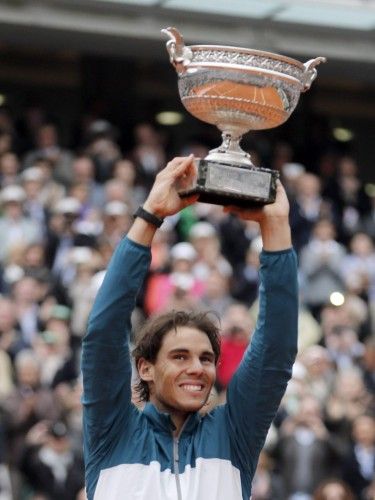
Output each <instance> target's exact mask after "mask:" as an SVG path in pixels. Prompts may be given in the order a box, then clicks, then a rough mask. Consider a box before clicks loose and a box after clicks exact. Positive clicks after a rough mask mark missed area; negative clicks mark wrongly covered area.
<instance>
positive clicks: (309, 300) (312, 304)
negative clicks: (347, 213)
mask: <svg viewBox="0 0 375 500" xmlns="http://www.w3.org/2000/svg"><path fill="white" fill-rule="evenodd" d="M334 237H335V227H334V225H333V224H332V222H331V221H329V220H327V219H322V220H319V221H318V222H316V224H315V225H314V228H313V233H312V238H311V240H310V242H309V243H308V244H307V245H306V246H305V247H304V248H303V249H302V251H301V260H300V269H301V274H302V279H303V286H302V300H303V302H304V303H305V304H306V305H307V306H308V307H309V308H310V309H311V310H312V311H313V313H314V314H315V316H317V315H319V312H320V309H321V308H322V306H323V305H325V304H326V303H327V302H329V299H330V295H331V293H333V292H343V291H344V284H343V281H342V278H341V267H342V260H343V258H344V255H345V248H344V247H343V246H342V245H340V244H339V243H337V242H336V241H335V239H334Z"/></svg>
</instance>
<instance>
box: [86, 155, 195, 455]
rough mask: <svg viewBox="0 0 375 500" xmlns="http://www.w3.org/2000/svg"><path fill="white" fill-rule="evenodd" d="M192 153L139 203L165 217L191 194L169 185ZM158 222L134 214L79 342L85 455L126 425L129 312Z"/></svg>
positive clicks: (183, 172) (129, 409) (188, 167)
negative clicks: (185, 193) (84, 334)
mask: <svg viewBox="0 0 375 500" xmlns="http://www.w3.org/2000/svg"><path fill="white" fill-rule="evenodd" d="M193 170H194V165H193V158H192V157H189V158H175V159H174V160H172V161H171V162H170V163H169V164H168V165H167V167H166V168H165V169H164V170H162V171H161V172H160V173H159V174H158V175H157V178H156V180H155V183H154V186H153V188H152V190H151V192H150V194H149V196H148V198H147V200H146V202H145V204H144V209H145V210H147V211H148V212H149V213H151V214H153V215H155V216H157V217H159V218H164V217H166V216H167V215H172V214H174V213H177V212H178V211H179V210H181V209H182V208H183V207H184V206H186V205H188V204H189V203H192V202H194V201H195V199H193V198H191V199H185V200H183V201H182V200H181V199H180V198H179V196H178V194H177V192H176V191H175V189H174V183H175V181H176V179H177V178H178V177H180V176H187V177H188V176H189V175H193ZM156 229H157V227H156V226H155V225H153V224H152V223H150V222H147V221H145V220H144V219H142V218H136V219H135V221H134V224H133V225H132V227H131V228H130V230H129V232H128V235H127V237H126V238H124V240H123V241H122V242H121V243H120V244H119V246H118V247H117V249H116V251H115V252H114V254H113V257H112V259H111V262H110V264H109V266H108V270H107V272H106V276H105V279H104V282H103V284H102V286H101V288H100V290H99V292H98V294H97V297H96V299H95V303H94V306H93V309H92V311H91V314H90V318H89V322H88V330H87V334H86V336H85V337H84V339H83V344H82V374H83V388H84V392H83V398H82V402H83V405H84V439H85V455H86V460H87V458H88V456H92V454H93V453H96V452H98V451H99V448H100V447H105V446H109V444H110V442H111V440H112V439H116V435H117V429H118V428H119V426H123V425H125V424H128V427H129V425H130V423H129V418H131V415H132V414H133V412H134V411H135V409H134V407H133V405H132V404H131V361H130V353H129V345H128V342H129V335H130V330H131V322H130V318H131V313H132V311H133V309H134V306H135V300H136V297H137V293H138V291H139V288H140V287H141V285H142V283H143V280H144V278H145V275H146V273H147V270H148V268H149V263H150V245H151V242H152V239H153V236H154V234H155V231H156Z"/></svg>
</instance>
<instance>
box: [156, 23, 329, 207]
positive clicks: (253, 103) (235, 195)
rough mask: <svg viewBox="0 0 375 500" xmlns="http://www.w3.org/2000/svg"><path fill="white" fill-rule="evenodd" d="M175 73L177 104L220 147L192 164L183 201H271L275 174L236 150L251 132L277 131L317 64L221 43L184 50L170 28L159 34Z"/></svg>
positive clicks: (317, 61)
mask: <svg viewBox="0 0 375 500" xmlns="http://www.w3.org/2000/svg"><path fill="white" fill-rule="evenodd" d="M162 32H163V33H165V34H166V35H167V36H168V37H169V40H168V41H167V50H168V53H169V56H170V61H171V63H172V64H173V66H174V67H175V69H176V71H177V74H178V89H179V93H180V98H181V101H182V103H183V105H184V106H185V108H186V109H187V111H189V113H191V114H192V115H194V116H195V117H196V118H199V119H200V120H202V121H204V122H207V123H211V124H212V125H216V126H217V127H218V128H219V129H220V130H221V131H222V138H223V142H222V144H221V146H219V147H218V148H216V149H213V150H211V151H210V152H209V154H208V155H207V156H206V158H204V159H201V160H198V162H197V177H196V179H195V181H194V183H193V184H192V185H190V186H186V185H184V186H183V187H182V188H181V190H179V194H180V196H181V197H185V196H190V195H192V194H199V201H203V202H206V203H214V204H218V205H245V206H247V207H251V206H262V205H265V204H267V203H273V202H274V201H275V195H276V180H277V178H278V175H279V174H278V172H277V171H276V170H270V169H266V168H258V167H255V166H254V165H253V164H252V162H251V158H250V155H249V154H248V153H246V152H245V151H243V150H242V149H241V147H240V140H241V137H242V136H243V134H245V133H246V132H248V131H249V130H262V129H267V128H273V127H277V126H278V125H281V124H282V123H284V122H285V121H286V120H287V119H288V118H289V116H290V115H291V114H292V112H293V111H294V109H295V107H296V105H297V103H298V99H299V96H300V93H301V92H306V90H308V89H309V88H310V86H311V84H312V82H313V81H314V80H315V78H316V75H317V71H316V69H315V66H317V65H318V64H320V63H321V62H325V61H326V59H325V58H324V57H317V58H316V59H311V60H309V61H307V62H306V63H305V64H302V63H301V62H299V61H297V60H295V59H291V58H289V57H285V56H282V55H279V54H273V53H271V52H263V51H259V50H252V49H245V48H239V47H229V46H228V47H226V46H220V45H191V46H186V45H185V44H184V41H183V38H182V35H181V34H180V33H179V32H178V31H177V29H176V28H167V29H163V30H162Z"/></svg>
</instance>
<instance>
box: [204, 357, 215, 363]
mask: <svg viewBox="0 0 375 500" xmlns="http://www.w3.org/2000/svg"><path fill="white" fill-rule="evenodd" d="M201 361H202V363H204V364H212V363H213V362H214V361H213V359H212V358H211V357H209V356H203V357H202V358H201Z"/></svg>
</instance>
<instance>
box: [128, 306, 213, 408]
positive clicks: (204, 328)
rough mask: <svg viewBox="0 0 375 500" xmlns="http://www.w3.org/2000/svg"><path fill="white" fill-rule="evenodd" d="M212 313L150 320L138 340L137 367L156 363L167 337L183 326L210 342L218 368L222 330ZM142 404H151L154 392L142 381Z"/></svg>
mask: <svg viewBox="0 0 375 500" xmlns="http://www.w3.org/2000/svg"><path fill="white" fill-rule="evenodd" d="M211 315H212V313H210V312H198V313H197V312H193V311H170V312H168V313H165V314H160V315H158V316H154V317H152V318H150V319H149V320H148V321H146V323H145V324H144V326H143V327H142V328H141V330H140V331H139V332H138V334H137V335H136V338H135V348H134V349H133V353H132V354H133V357H134V361H135V365H136V367H138V361H139V360H140V359H141V358H144V359H146V360H147V361H150V362H151V363H154V362H155V361H156V358H157V356H158V353H159V351H160V348H161V345H162V342H163V339H164V336H165V335H166V334H167V333H168V332H170V331H173V330H174V331H176V330H177V328H178V327H180V326H188V327H190V328H196V329H197V330H199V331H201V332H203V333H205V334H206V335H207V337H208V338H209V340H210V342H211V346H212V350H213V351H214V355H215V364H216V363H217V361H218V359H219V356H220V330H219V325H218V322H216V323H215V321H214V320H213V319H211V317H210V316H211ZM135 390H136V392H137V395H138V398H139V400H140V401H149V399H150V389H149V386H148V383H147V382H145V381H144V380H140V381H139V382H138V383H137V384H136V386H135Z"/></svg>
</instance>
